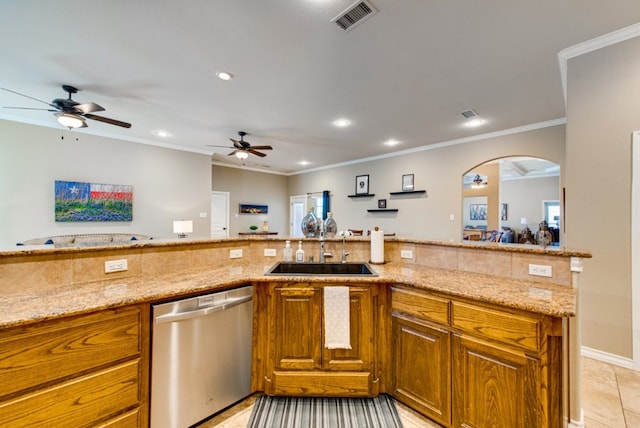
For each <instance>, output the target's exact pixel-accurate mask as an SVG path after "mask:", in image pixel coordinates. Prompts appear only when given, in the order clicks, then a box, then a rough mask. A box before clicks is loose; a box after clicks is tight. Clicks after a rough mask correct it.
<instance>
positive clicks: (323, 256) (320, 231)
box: [318, 220, 333, 263]
mask: <svg viewBox="0 0 640 428" xmlns="http://www.w3.org/2000/svg"><path fill="white" fill-rule="evenodd" d="M318 223H319V224H318V226H319V227H318V242H320V263H324V262H325V261H326V259H328V258H329V259H330V258H333V254H331V253H329V252H326V251H325V250H324V221H323V220H318Z"/></svg>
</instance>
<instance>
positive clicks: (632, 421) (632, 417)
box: [624, 385, 640, 428]
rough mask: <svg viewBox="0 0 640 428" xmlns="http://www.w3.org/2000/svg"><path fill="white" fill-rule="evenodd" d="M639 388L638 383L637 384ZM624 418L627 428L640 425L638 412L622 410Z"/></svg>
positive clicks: (634, 427)
mask: <svg viewBox="0 0 640 428" xmlns="http://www.w3.org/2000/svg"><path fill="white" fill-rule="evenodd" d="M638 388H640V385H638ZM624 416H625V419H626V420H627V427H628V428H637V427H640V413H635V412H624Z"/></svg>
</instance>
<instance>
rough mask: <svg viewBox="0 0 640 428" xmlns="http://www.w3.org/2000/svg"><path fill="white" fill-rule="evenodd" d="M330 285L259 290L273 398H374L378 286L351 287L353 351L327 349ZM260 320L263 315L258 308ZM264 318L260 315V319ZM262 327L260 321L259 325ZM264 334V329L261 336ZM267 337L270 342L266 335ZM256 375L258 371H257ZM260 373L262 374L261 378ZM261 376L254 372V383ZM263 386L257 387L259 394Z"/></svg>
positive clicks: (267, 381)
mask: <svg viewBox="0 0 640 428" xmlns="http://www.w3.org/2000/svg"><path fill="white" fill-rule="evenodd" d="M331 286H332V285H330V284H309V283H270V284H267V285H266V286H260V287H259V289H258V293H266V296H263V297H258V299H257V301H258V305H260V304H261V302H262V305H266V308H267V310H266V314H267V317H266V318H264V317H263V318H262V320H263V322H266V323H267V329H266V343H264V344H262V345H261V344H260V340H261V339H260V338H258V339H257V342H258V343H257V346H256V350H257V353H258V354H260V353H261V352H262V353H263V354H265V355H266V357H264V358H263V357H261V356H260V355H257V356H256V357H254V366H255V365H256V362H257V363H258V364H260V361H261V360H262V361H263V362H264V365H265V366H264V367H265V368H264V378H263V380H264V382H262V387H263V390H264V391H265V393H267V394H269V395H294V396H343V397H348V396H369V395H376V394H377V391H376V388H375V384H376V382H375V379H374V373H375V340H376V338H375V332H376V318H377V317H376V314H375V310H374V308H375V305H376V303H375V302H376V301H377V286H376V285H351V286H349V300H350V306H349V308H350V336H351V349H327V348H325V346H324V333H325V330H324V316H323V312H324V303H323V288H324V287H331ZM257 313H258V314H260V309H259V308H258V312H257ZM258 316H259V317H260V315H258ZM258 323H260V321H259V322H258ZM258 331H262V333H265V331H264V329H261V330H258ZM262 335H263V337H264V336H265V335H264V334H262ZM254 370H256V369H255V368H254ZM260 371H261V370H260V369H259V368H258V369H257V373H260ZM255 375H256V372H254V377H255ZM260 383H261V382H258V383H257V384H255V383H254V387H256V386H257V387H258V389H260Z"/></svg>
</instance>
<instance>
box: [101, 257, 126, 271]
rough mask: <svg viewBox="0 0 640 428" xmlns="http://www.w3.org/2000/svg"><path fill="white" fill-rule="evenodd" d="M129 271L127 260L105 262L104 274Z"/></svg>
mask: <svg viewBox="0 0 640 428" xmlns="http://www.w3.org/2000/svg"><path fill="white" fill-rule="evenodd" d="M127 269H128V266H127V259H122V260H110V261H107V262H104V273H112V272H122V271H125V270H127Z"/></svg>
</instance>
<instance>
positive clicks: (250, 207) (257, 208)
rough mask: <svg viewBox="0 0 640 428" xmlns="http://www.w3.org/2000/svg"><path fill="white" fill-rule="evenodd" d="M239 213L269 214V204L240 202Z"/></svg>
mask: <svg viewBox="0 0 640 428" xmlns="http://www.w3.org/2000/svg"><path fill="white" fill-rule="evenodd" d="M239 211H240V214H269V205H257V204H240V210H239Z"/></svg>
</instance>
